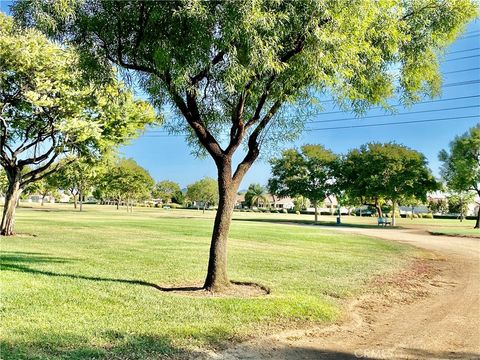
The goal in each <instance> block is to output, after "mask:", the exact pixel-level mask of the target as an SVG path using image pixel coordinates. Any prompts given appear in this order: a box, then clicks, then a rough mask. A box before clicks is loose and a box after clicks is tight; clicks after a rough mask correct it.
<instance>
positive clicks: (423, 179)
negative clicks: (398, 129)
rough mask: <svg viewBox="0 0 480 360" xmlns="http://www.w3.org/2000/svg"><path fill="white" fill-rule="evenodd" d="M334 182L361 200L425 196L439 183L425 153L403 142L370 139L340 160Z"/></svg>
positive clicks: (419, 197)
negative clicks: (376, 141)
mask: <svg viewBox="0 0 480 360" xmlns="http://www.w3.org/2000/svg"><path fill="white" fill-rule="evenodd" d="M336 178H337V186H338V187H339V188H340V189H342V190H345V191H346V193H347V195H349V196H350V197H352V198H357V199H362V202H363V203H366V202H368V201H371V200H372V199H373V200H374V201H375V200H376V201H375V202H378V201H379V200H382V199H383V200H391V201H394V202H398V201H400V200H406V201H407V200H408V201H409V200H410V199H418V200H421V201H425V200H426V195H427V192H429V191H434V190H437V189H438V187H439V185H438V184H437V182H436V181H435V179H434V177H433V176H432V174H431V171H430V169H429V168H428V167H427V161H426V159H425V157H424V156H423V155H422V154H421V153H419V152H417V151H415V150H411V149H409V148H407V147H406V146H403V145H399V144H395V143H387V144H379V143H369V144H366V145H363V146H361V147H360V148H359V149H353V150H351V151H350V152H349V153H348V154H347V155H346V156H344V157H343V158H342V160H341V162H340V164H339V167H338V170H337V174H336Z"/></svg>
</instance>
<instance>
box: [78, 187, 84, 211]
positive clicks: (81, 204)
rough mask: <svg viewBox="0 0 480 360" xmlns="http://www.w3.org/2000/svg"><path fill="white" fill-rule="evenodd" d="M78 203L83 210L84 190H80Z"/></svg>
mask: <svg viewBox="0 0 480 360" xmlns="http://www.w3.org/2000/svg"><path fill="white" fill-rule="evenodd" d="M78 203H79V205H80V209H79V210H80V211H83V191H79V192H78Z"/></svg>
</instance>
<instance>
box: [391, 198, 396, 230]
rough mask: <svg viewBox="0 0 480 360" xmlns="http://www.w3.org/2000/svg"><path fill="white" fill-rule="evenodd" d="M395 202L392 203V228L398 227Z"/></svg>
mask: <svg viewBox="0 0 480 360" xmlns="http://www.w3.org/2000/svg"><path fill="white" fill-rule="evenodd" d="M395 205H396V204H395V201H392V227H393V226H396V221H395V220H396V218H395Z"/></svg>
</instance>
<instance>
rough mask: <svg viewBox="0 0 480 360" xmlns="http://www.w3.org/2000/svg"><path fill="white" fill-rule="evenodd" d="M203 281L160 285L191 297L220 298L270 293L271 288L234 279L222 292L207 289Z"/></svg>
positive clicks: (167, 290) (164, 289)
mask: <svg viewBox="0 0 480 360" xmlns="http://www.w3.org/2000/svg"><path fill="white" fill-rule="evenodd" d="M202 285H203V284H202V283H197V284H193V285H186V286H178V287H170V288H168V287H160V286H159V287H158V288H159V289H160V290H161V291H165V292H169V293H172V294H178V295H184V296H191V297H206V298H212V297H218V298H250V297H259V296H265V295H268V294H270V289H269V288H267V287H266V286H263V285H261V284H256V283H253V282H240V281H232V282H231V284H230V286H229V287H227V288H226V289H224V290H222V291H221V292H214V291H208V290H205V289H204V288H203V287H202Z"/></svg>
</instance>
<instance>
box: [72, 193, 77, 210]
mask: <svg viewBox="0 0 480 360" xmlns="http://www.w3.org/2000/svg"><path fill="white" fill-rule="evenodd" d="M72 195H73V208H74V209H76V208H77V194H72Z"/></svg>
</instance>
